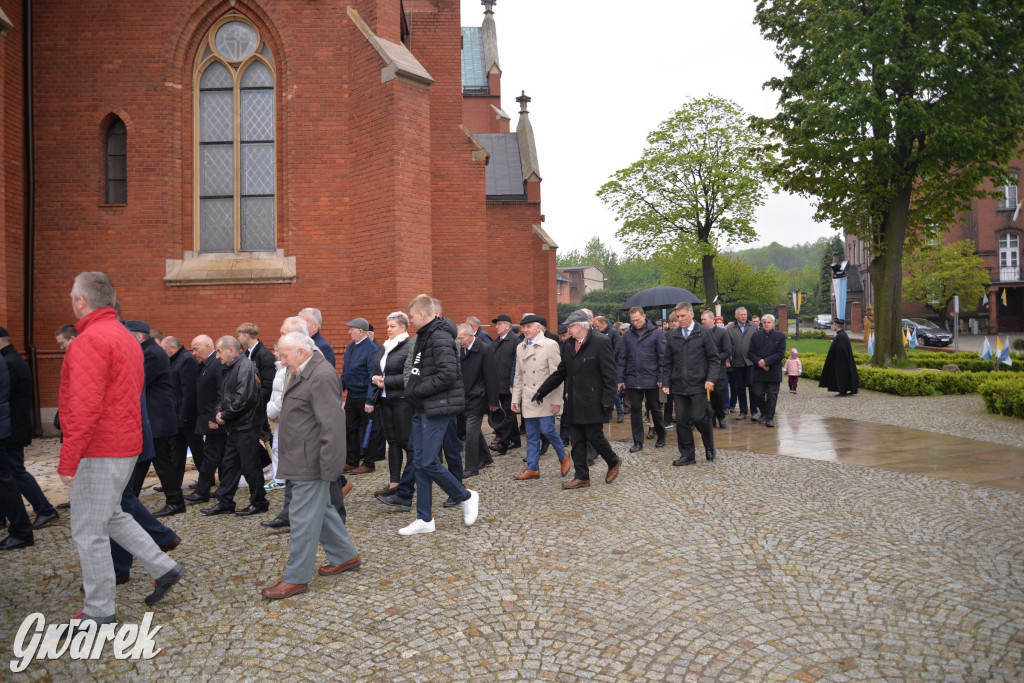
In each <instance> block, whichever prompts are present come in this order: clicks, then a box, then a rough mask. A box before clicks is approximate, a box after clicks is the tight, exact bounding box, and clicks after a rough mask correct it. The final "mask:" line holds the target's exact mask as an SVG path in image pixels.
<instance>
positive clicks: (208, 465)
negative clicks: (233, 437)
mask: <svg viewBox="0 0 1024 683" xmlns="http://www.w3.org/2000/svg"><path fill="white" fill-rule="evenodd" d="M223 429H224V428H223V427H221V428H220V429H218V430H217V431H216V432H214V433H213V434H207V435H206V438H205V439H203V464H202V467H200V468H199V480H198V481H197V482H196V493H198V494H199V495H201V496H208V495H210V489H211V488H212V487H213V478H214V475H216V474H217V470H220V480H221V481H222V482H223V481H224V470H223V468H222V467H221V462H222V461H223V460H224V449H225V448H226V447H227V442H228V435H227V432H225V431H223Z"/></svg>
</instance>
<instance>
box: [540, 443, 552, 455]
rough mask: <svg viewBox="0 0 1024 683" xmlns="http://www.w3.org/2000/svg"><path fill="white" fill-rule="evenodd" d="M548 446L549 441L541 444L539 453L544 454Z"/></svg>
mask: <svg viewBox="0 0 1024 683" xmlns="http://www.w3.org/2000/svg"><path fill="white" fill-rule="evenodd" d="M550 446H551V444H550V443H546V444H544V445H543V446H541V447H540V454H541V455H544V454H546V453H547V452H548V448H549V447H550Z"/></svg>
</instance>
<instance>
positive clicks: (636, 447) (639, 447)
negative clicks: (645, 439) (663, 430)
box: [629, 443, 644, 453]
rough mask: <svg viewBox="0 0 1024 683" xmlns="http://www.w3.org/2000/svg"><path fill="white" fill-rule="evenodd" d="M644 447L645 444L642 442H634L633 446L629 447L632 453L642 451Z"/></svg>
mask: <svg viewBox="0 0 1024 683" xmlns="http://www.w3.org/2000/svg"><path fill="white" fill-rule="evenodd" d="M643 449H644V445H643V444H642V443H634V444H633V446H632V447H631V448H630V449H629V452H630V453H638V452H640V451H642V450H643Z"/></svg>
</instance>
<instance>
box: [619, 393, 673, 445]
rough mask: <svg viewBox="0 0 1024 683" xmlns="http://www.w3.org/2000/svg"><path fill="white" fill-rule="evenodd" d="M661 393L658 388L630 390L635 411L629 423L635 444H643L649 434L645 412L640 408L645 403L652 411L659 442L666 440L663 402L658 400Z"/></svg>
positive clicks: (631, 402) (630, 416)
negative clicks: (662, 410)
mask: <svg viewBox="0 0 1024 683" xmlns="http://www.w3.org/2000/svg"><path fill="white" fill-rule="evenodd" d="M660 391H661V389H658V388H657V387H655V388H654V389H630V390H629V403H630V405H632V406H633V410H632V411H630V413H629V422H630V426H631V427H632V428H633V442H634V443H639V444H642V443H643V442H644V438H645V436H646V433H647V429H646V425H645V424H644V413H645V411H643V410H641V408H640V406H642V405H643V402H644V401H647V410H649V411H650V413H651V417H652V418H653V419H654V433H655V434H657V435H658V441H659V442H661V441H664V440H665V421H664V418H663V417H662V414H661V400H660V399H659V398H658V392H660ZM676 419H678V417H677V418H676Z"/></svg>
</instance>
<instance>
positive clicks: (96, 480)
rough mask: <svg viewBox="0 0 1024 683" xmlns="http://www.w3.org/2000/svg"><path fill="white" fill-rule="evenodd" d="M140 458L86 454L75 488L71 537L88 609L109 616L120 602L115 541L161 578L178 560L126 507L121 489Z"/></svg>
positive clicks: (153, 575) (94, 615)
mask: <svg viewBox="0 0 1024 683" xmlns="http://www.w3.org/2000/svg"><path fill="white" fill-rule="evenodd" d="M136 460H137V458H82V460H81V462H79V463H78V472H77V473H76V474H75V481H74V485H73V486H72V487H71V489H70V494H71V538H72V539H74V541H75V545H77V546H78V558H79V561H80V562H81V565H82V586H83V587H84V588H85V609H84V611H85V613H86V614H88V615H89V616H91V617H109V616H112V615H113V614H115V611H116V610H115V607H114V587H115V584H114V562H113V560H112V559H111V556H110V541H115V542H116V543H117V544H118V545H120V546H121V547H122V548H124V549H125V550H127V551H128V552H130V553H131V554H132V555H134V556H135V558H136V559H138V560H139V562H141V563H142V566H143V567H145V568H146V571H147V572H149V575H150V576H152V577H153V578H154V579H157V578H160V577H161V576H163V575H164V574H166V573H167V572H169V571H171V570H172V569H174V567H175V566H177V564H176V563H175V561H174V560H172V559H171V558H170V557H168V556H167V553H164V552H162V551H161V550H160V546H158V545H157V544H156V542H154V541H153V539H152V538H150V536H149V534H147V533H146V532H145V531H143V529H142V527H140V526H139V524H138V522H136V521H135V520H134V519H133V518H132V516H131V515H129V514H128V513H127V512H125V511H124V510H122V509H121V493H122V492H123V491H124V488H125V486H127V485H128V479H129V478H130V477H131V476H132V473H133V472H134V471H135V461H136Z"/></svg>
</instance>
